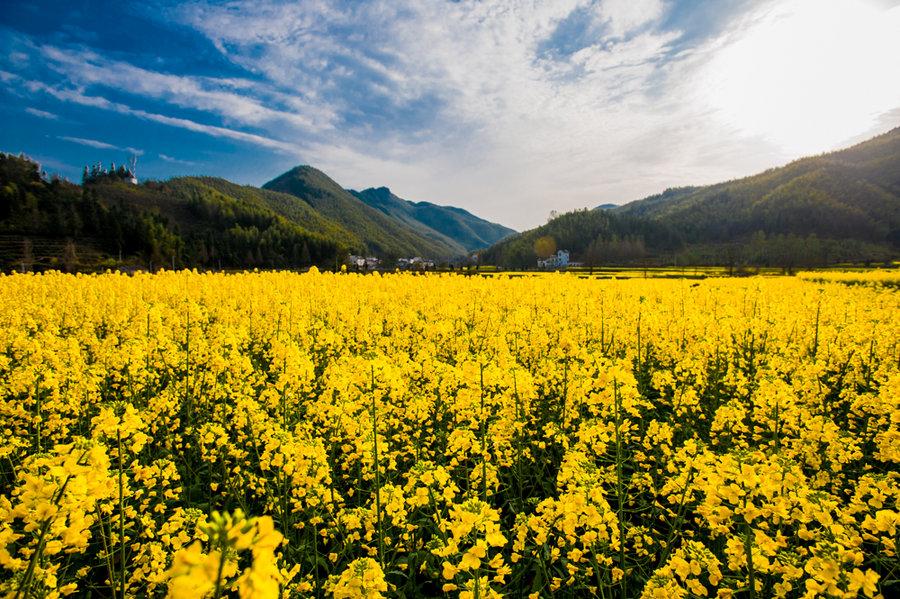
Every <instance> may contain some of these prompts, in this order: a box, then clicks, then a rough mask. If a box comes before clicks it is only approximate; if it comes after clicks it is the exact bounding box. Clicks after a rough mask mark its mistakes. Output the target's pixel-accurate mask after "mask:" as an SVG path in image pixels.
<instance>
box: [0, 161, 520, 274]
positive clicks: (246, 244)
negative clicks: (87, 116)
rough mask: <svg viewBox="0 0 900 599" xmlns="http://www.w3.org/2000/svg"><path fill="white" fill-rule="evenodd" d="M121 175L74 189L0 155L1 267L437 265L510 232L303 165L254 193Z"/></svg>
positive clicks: (219, 182)
mask: <svg viewBox="0 0 900 599" xmlns="http://www.w3.org/2000/svg"><path fill="white" fill-rule="evenodd" d="M129 180H130V173H128V176H125V171H124V170H122V169H119V170H118V171H117V170H116V169H115V168H111V169H108V170H106V171H102V172H100V173H98V174H93V175H91V176H90V177H89V178H88V177H87V176H86V178H85V180H84V181H83V183H82V185H76V184H74V183H70V182H68V181H65V180H62V179H59V178H56V177H47V176H46V175H45V174H44V173H42V172H41V170H40V166H39V165H38V164H37V163H35V162H33V161H31V160H29V159H28V158H26V157H24V156H13V155H10V154H2V155H0V261H2V264H3V266H4V267H5V268H6V269H12V268H26V269H28V268H67V269H93V268H98V267H103V266H123V265H125V266H128V265H132V266H134V267H148V266H149V267H154V266H159V265H162V266H169V267H182V266H192V267H193V266H199V267H211V268H246V267H264V268H294V267H303V266H309V265H312V264H316V265H319V266H322V267H326V268H335V267H336V266H337V265H339V264H340V263H342V262H343V261H344V259H345V258H346V256H347V255H348V254H350V253H357V254H366V255H375V256H377V257H379V258H382V259H393V258H399V257H410V258H411V257H415V256H421V257H425V258H429V259H431V260H435V261H438V262H443V263H446V262H448V261H451V260H454V259H457V258H460V257H464V256H466V255H467V254H468V253H469V252H471V251H472V250H476V249H479V248H484V247H487V246H488V245H490V244H491V243H494V242H497V241H499V240H500V239H502V238H503V237H505V236H507V235H510V234H512V233H514V231H513V230H512V229H509V228H507V227H504V226H502V225H498V224H495V223H491V222H488V221H486V220H484V219H481V218H478V217H477V216H475V215H473V214H471V213H470V212H467V211H466V210H462V209H460V208H453V207H447V206H438V205H435V204H430V203H427V202H419V203H414V202H409V201H407V200H403V199H401V198H398V197H397V196H395V195H393V194H391V193H390V192H389V191H388V190H387V188H378V189H368V190H364V191H361V192H350V191H348V190H346V189H344V188H343V187H341V186H340V185H339V184H338V183H336V182H335V181H334V180H332V179H331V178H329V177H328V176H327V175H325V173H323V172H321V171H319V170H316V169H314V168H312V167H310V166H298V167H296V168H293V169H291V170H290V171H288V172H286V173H284V174H282V175H280V176H278V177H276V178H275V179H273V180H271V181H269V182H268V183H266V184H265V185H263V186H262V187H261V188H258V187H253V186H249V185H238V184H235V183H232V182H230V181H227V180H225V179H221V178H215V177H177V178H173V179H169V180H167V181H145V182H142V183H140V184H138V185H134V184H131V183H130V182H129ZM385 194H387V196H385ZM383 196H384V197H383ZM385 197H387V198H388V199H389V201H385Z"/></svg>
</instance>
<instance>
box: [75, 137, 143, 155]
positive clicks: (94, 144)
mask: <svg viewBox="0 0 900 599" xmlns="http://www.w3.org/2000/svg"><path fill="white" fill-rule="evenodd" d="M57 139H61V140H63V141H68V142H71V143H73V144H78V145H81V146H87V147H89V148H95V149H98V150H121V151H123V152H128V153H129V154H134V155H136V156H141V155H143V154H144V151H143V150H141V149H140V148H132V147H131V146H125V147H121V146H117V145H115V144H111V143H107V142H105V141H100V140H99V139H90V138H88V137H73V136H70V135H59V136H57Z"/></svg>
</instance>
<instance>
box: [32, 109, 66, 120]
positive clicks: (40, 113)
mask: <svg viewBox="0 0 900 599" xmlns="http://www.w3.org/2000/svg"><path fill="white" fill-rule="evenodd" d="M25 112H27V113H28V114H30V115H32V116H36V117H38V118H40V119H47V120H50V121H56V120H59V116H58V115H56V114H53V113H52V112H47V111H46V110H38V109H37V108H31V107H30V106H29V107H28V108H26V109H25Z"/></svg>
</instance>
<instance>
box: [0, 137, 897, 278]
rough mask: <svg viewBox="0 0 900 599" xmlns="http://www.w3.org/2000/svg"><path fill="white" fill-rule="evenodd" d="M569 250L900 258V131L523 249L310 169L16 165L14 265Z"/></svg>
mask: <svg viewBox="0 0 900 599" xmlns="http://www.w3.org/2000/svg"><path fill="white" fill-rule="evenodd" d="M557 249H560V250H563V249H564V250H568V251H569V252H570V255H571V257H572V259H573V260H575V261H578V262H584V263H586V264H590V265H594V264H598V265H599V264H635V263H639V264H644V265H647V264H673V263H675V264H682V265H684V264H732V265H738V264H756V265H778V266H783V267H793V266H817V265H822V264H829V263H836V262H841V261H867V262H871V261H879V262H880V261H889V260H892V259H896V258H897V256H898V255H900V128H898V129H894V130H893V131H890V132H888V133H886V134H884V135H881V136H878V137H876V138H873V139H871V140H868V141H866V142H863V143H861V144H858V145H856V146H853V147H851V148H847V149H845V150H840V151H837V152H832V153H829V154H823V155H820V156H814V157H809V158H803V159H800V160H797V161H794V162H792V163H790V164H788V165H786V166H783V167H780V168H774V169H770V170H767V171H765V172H763V173H760V174H758V175H754V176H751V177H745V178H742V179H735V180H732V181H727V182H724V183H719V184H716V185H708V186H702V187H682V188H673V189H667V190H666V191H664V192H662V193H660V194H658V195H654V196H650V197H648V198H644V199H642V200H638V201H635V202H631V203H628V204H625V205H622V206H616V205H613V204H603V205H601V206H598V207H596V208H594V209H584V210H578V211H574V212H570V213H566V214H562V215H559V216H556V217H554V218H553V219H552V220H551V221H550V222H548V223H547V224H545V225H543V226H540V227H537V228H535V229H531V230H529V231H524V232H522V233H518V234H516V233H515V232H514V231H513V230H512V229H509V228H507V227H504V226H502V225H498V224H495V223H491V222H488V221H486V220H484V219H481V218H478V217H477V216H475V215H473V214H471V213H469V212H467V211H465V210H462V209H460V208H454V207H450V206H438V205H435V204H432V203H428V202H411V201H408V200H405V199H403V198H400V197H398V196H396V195H395V194H394V193H392V192H391V190H390V189H388V188H387V187H377V188H368V189H364V190H362V191H354V190H348V189H345V188H344V187H342V186H341V185H340V184H338V183H337V182H335V181H334V180H333V179H331V178H330V177H328V176H327V175H326V174H325V173H323V172H321V171H319V170H317V169H315V168H313V167H311V166H305V165H304V166H298V167H296V168H293V169H291V170H289V171H287V172H286V173H283V174H281V175H279V176H278V177H276V178H274V179H272V180H271V181H269V182H268V183H266V184H264V185H263V186H262V187H253V186H249V185H238V184H235V183H232V182H230V181H227V180H225V179H221V178H215V177H177V178H173V179H169V180H166V181H144V182H142V183H140V184H133V183H132V182H131V173H129V172H127V171H126V170H125V169H124V168H122V167H120V168H119V169H116V168H110V169H108V170H102V169H100V170H98V169H94V170H92V171H91V172H90V173H88V171H87V170H86V171H85V179H84V181H83V182H82V184H81V185H77V184H74V183H71V182H68V181H65V180H62V179H60V178H58V177H48V176H47V175H46V174H45V173H43V172H42V171H41V169H40V166H39V165H38V164H37V163H36V162H34V161H31V160H30V159H28V158H26V157H24V156H14V155H11V154H0V265H2V267H3V268H4V269H5V270H10V269H13V268H18V269H25V270H28V269H32V268H33V269H46V268H65V269H69V270H78V269H83V270H91V269H97V268H106V267H132V268H146V267H150V268H154V267H158V266H167V267H175V268H178V267H200V268H251V267H260V268H297V267H305V266H309V265H313V264H315V265H318V266H320V267H325V268H336V267H337V266H338V265H339V264H341V263H342V262H343V261H344V260H345V259H346V257H347V255H348V254H351V253H355V254H366V255H374V256H377V257H379V258H382V259H383V260H385V264H386V265H387V266H390V265H391V260H392V259H395V258H400V257H410V258H411V257H414V256H421V257H423V258H428V259H431V260H434V261H435V262H437V263H448V262H452V261H453V260H455V259H458V258H460V257H465V256H467V255H469V254H471V253H472V252H476V251H477V253H478V255H479V259H480V261H481V263H486V264H496V265H499V266H502V267H510V268H532V267H534V266H535V264H536V260H537V259H538V258H542V257H546V256H547V255H549V254H550V253H552V252H554V251H556V250H557Z"/></svg>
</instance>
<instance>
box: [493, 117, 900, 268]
mask: <svg viewBox="0 0 900 599" xmlns="http://www.w3.org/2000/svg"><path fill="white" fill-rule="evenodd" d="M544 237H549V238H552V241H553V245H555V246H556V247H558V248H560V249H567V250H569V251H570V252H572V254H573V256H572V259H573V260H581V261H584V262H586V263H588V264H608V263H634V262H642V263H647V262H655V263H661V264H672V263H673V262H675V263H678V264H685V263H689V264H705V263H715V264H754V265H772V266H784V267H793V266H818V265H823V264H828V263H835V262H841V261H882V260H888V259H892V258H896V257H897V256H898V255H900V128H898V129H894V130H893V131H890V132H888V133H886V134H884V135H880V136H878V137H876V138H873V139H871V140H868V141H866V142H863V143H861V144H858V145H856V146H853V147H851V148H847V149H845V150H840V151H837V152H833V153H830V154H823V155H821V156H815V157H810V158H803V159H801V160H797V161H795V162H792V163H790V164H788V165H786V166H784V167H780V168H774V169H770V170H768V171H765V172H763V173H760V174H758V175H754V176H751V177H746V178H743V179H737V180H733V181H727V182H724V183H719V184H716V185H709V186H704V187H683V188H675V189H667V190H666V191H664V192H663V193H661V194H658V195H654V196H650V197H648V198H645V199H642V200H638V201H635V202H631V203H629V204H625V205H623V206H619V207H613V208H610V206H609V205H607V204H605V205H603V206H598V207H597V208H596V209H594V210H585V211H576V212H572V213H569V214H565V215H562V216H560V217H558V218H556V219H554V220H553V221H551V222H550V223H548V224H546V225H544V226H541V227H538V228H536V229H532V230H531V231H526V232H524V233H521V234H519V235H516V236H513V237H511V238H509V239H506V240H504V241H502V242H500V243H498V244H496V245H495V246H493V247H491V248H490V249H489V250H487V251H486V252H484V261H485V262H493V263H496V264H500V265H505V266H531V265H534V264H535V260H536V258H537V253H540V251H541V250H540V248H539V249H538V250H537V251H536V249H535V243H536V241H537V240H538V239H541V238H544ZM546 245H547V244H546V243H544V244H543V245H541V248H544V247H546Z"/></svg>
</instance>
